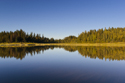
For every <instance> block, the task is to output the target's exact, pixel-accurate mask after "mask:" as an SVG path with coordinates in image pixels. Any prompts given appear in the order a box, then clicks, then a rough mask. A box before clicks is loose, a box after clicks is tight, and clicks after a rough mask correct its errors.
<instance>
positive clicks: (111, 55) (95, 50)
mask: <svg viewBox="0 0 125 83" xmlns="http://www.w3.org/2000/svg"><path fill="white" fill-rule="evenodd" d="M54 48H64V49H65V50H66V51H69V52H74V51H78V52H79V53H80V54H81V55H82V56H85V57H90V58H94V59H96V58H99V59H102V60H103V59H105V60H106V59H109V60H125V47H91V46H82V47H81V46H78V47H77V46H41V47H8V48H7V47H1V48H0V57H2V58H11V57H14V58H16V59H21V60H22V59H23V58H25V56H26V55H27V54H28V53H30V55H33V54H34V55H35V53H37V54H39V53H40V51H42V52H44V51H45V50H48V49H54Z"/></svg>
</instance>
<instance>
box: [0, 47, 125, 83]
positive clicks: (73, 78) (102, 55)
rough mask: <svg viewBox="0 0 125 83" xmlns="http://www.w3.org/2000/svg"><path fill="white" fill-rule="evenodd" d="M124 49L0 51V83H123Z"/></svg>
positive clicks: (23, 48)
mask: <svg viewBox="0 0 125 83" xmlns="http://www.w3.org/2000/svg"><path fill="white" fill-rule="evenodd" d="M124 77H125V47H90V46H89V47H85V46H82V47H80V46H78V47H76V46H42V47H17V48H14V47H8V48H7V47H1V48H0V83H41V82H43V83H47V82H49V83H50V82H51V83H53V82H55V83H125V78H124Z"/></svg>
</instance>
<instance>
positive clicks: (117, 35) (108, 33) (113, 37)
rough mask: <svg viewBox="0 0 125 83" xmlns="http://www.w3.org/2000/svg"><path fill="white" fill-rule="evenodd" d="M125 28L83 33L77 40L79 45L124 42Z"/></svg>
mask: <svg viewBox="0 0 125 83" xmlns="http://www.w3.org/2000/svg"><path fill="white" fill-rule="evenodd" d="M124 41H125V28H119V27H118V28H113V27H112V28H110V27H109V28H108V29H106V28H105V29H104V30H103V29H99V30H97V31H96V30H90V31H88V32H86V31H85V32H82V33H81V34H80V35H79V36H78V39H77V42H78V43H108V42H124Z"/></svg>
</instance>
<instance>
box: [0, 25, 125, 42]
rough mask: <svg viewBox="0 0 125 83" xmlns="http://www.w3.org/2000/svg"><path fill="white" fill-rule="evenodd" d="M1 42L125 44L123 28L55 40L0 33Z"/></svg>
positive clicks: (18, 32) (13, 33)
mask: <svg viewBox="0 0 125 83" xmlns="http://www.w3.org/2000/svg"><path fill="white" fill-rule="evenodd" d="M3 42H8V43H10V42H35V43H109V42H125V28H119V27H118V28H113V27H112V28H110V27H109V28H108V29H106V28H105V29H99V30H90V31H88V32H87V31H85V32H82V33H81V34H80V35H79V36H78V37H76V36H68V37H65V38H64V39H58V40H55V39H54V38H50V39H49V38H46V37H44V36H42V37H41V36H40V35H39V34H35V33H30V34H26V33H25V32H24V31H23V30H17V31H15V32H12V31H10V32H5V31H4V32H0V43H3Z"/></svg>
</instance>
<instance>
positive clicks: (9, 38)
mask: <svg viewBox="0 0 125 83" xmlns="http://www.w3.org/2000/svg"><path fill="white" fill-rule="evenodd" d="M4 42H6V43H11V42H34V43H55V40H54V39H53V38H51V39H49V38H46V37H40V35H39V34H35V33H34V34H33V33H30V34H26V33H25V32H24V31H23V30H20V31H19V30H17V31H15V32H11V31H10V32H5V31H4V32H1V33H0V43H4Z"/></svg>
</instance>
